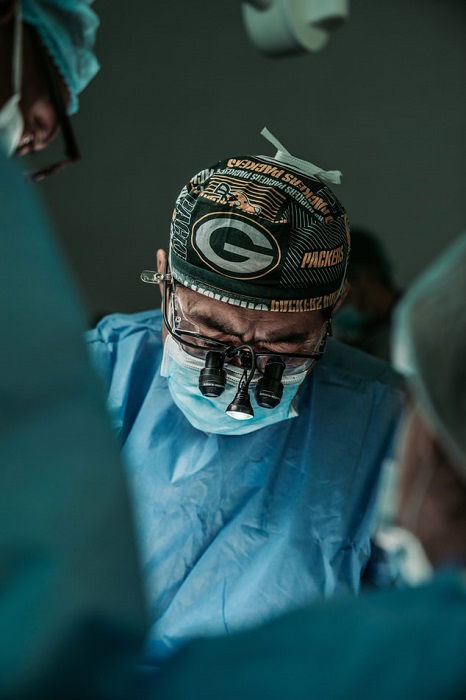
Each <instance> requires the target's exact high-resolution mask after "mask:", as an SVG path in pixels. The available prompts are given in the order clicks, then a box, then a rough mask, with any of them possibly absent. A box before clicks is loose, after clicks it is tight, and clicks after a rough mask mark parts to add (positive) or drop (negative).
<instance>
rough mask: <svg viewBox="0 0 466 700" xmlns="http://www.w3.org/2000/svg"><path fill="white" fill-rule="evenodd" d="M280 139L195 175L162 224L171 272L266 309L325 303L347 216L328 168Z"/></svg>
mask: <svg viewBox="0 0 466 700" xmlns="http://www.w3.org/2000/svg"><path fill="white" fill-rule="evenodd" d="M262 133H263V134H264V135H265V136H266V138H268V139H269V140H271V141H272V143H274V144H275V145H276V146H278V150H277V153H276V154H275V157H273V158H270V157H267V156H237V157H234V158H227V159H225V160H222V161H220V162H219V163H217V164H216V165H214V166H212V167H211V168H208V169H206V170H202V171H201V172H199V173H197V175H195V176H194V177H193V178H191V180H190V181H189V182H188V184H187V185H186V186H185V187H183V189H182V190H181V193H180V194H179V196H178V199H177V200H176V205H175V209H174V212H173V219H172V223H171V232H170V268H171V271H172V274H173V277H174V279H175V280H177V281H178V282H179V283H181V284H183V285H184V286H186V287H189V288H190V289H193V290H194V291H196V292H199V293H200V294H204V295H206V296H208V297H211V298H214V299H218V300H219V301H223V302H226V303H228V304H233V305H235V306H242V307H245V308H249V309H258V310H264V311H280V312H283V311H288V312H296V311H314V310H318V309H325V308H331V307H332V306H333V305H334V304H335V302H336V301H337V300H338V297H339V296H340V294H341V292H342V289H343V286H344V283H345V277H346V268H347V263H348V255H349V248H350V236H349V227H348V219H347V216H346V213H345V210H344V208H343V206H342V205H341V204H340V202H339V201H338V199H337V198H336V197H335V195H334V194H333V192H332V191H331V189H330V188H329V187H328V186H327V184H326V182H325V180H327V181H330V182H339V176H340V175H341V173H339V172H338V171H331V172H326V171H323V170H321V169H320V168H318V167H317V166H314V165H312V164H311V163H308V162H307V161H303V160H301V159H299V158H296V157H294V156H292V155H291V154H290V153H289V152H288V151H287V150H286V149H285V148H284V147H283V146H282V145H281V144H280V143H279V142H278V141H277V140H276V139H275V138H274V137H273V136H272V135H271V134H270V132H268V131H267V130H266V129H264V130H263V132H262Z"/></svg>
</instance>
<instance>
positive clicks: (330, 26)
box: [242, 0, 349, 56]
mask: <svg viewBox="0 0 466 700" xmlns="http://www.w3.org/2000/svg"><path fill="white" fill-rule="evenodd" d="M242 13H243V21H244V25H245V28H246V33H247V35H248V37H249V39H250V41H251V43H252V44H253V45H254V46H255V47H256V48H258V49H259V50H260V51H262V52H263V53H265V54H269V55H271V56H281V55H287V54H296V53H302V52H304V51H320V49H322V48H323V47H324V46H325V44H326V43H327V41H328V39H329V36H330V33H331V32H332V31H334V30H335V29H337V28H338V27H340V26H341V25H342V24H343V22H344V21H345V20H346V19H347V17H348V14H349V0H246V1H245V2H242Z"/></svg>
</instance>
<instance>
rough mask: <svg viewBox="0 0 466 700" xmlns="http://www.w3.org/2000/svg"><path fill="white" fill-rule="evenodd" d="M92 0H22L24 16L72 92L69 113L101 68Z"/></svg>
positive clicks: (75, 107)
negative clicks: (91, 6)
mask: <svg viewBox="0 0 466 700" xmlns="http://www.w3.org/2000/svg"><path fill="white" fill-rule="evenodd" d="M91 3H92V0H47V1H44V0H22V2H21V10H22V13H23V19H24V21H25V22H27V23H28V24H31V25H33V26H34V27H35V28H36V30H37V33H38V34H39V37H40V39H41V40H42V43H43V44H44V46H45V48H46V50H47V51H48V53H49V55H50V57H51V58H52V60H53V61H54V63H55V65H56V67H57V69H58V71H59V72H60V74H61V76H62V77H63V79H64V81H65V83H66V86H67V88H68V90H69V93H70V104H69V107H68V113H69V114H74V113H75V112H77V111H78V106H79V103H78V95H79V93H80V92H81V91H82V90H84V88H85V87H86V85H87V84H88V83H89V82H90V81H91V80H92V78H93V77H94V75H95V74H96V73H97V71H98V70H99V64H98V62H97V59H96V57H95V56H94V53H93V46H94V43H95V37H96V32H97V27H98V25H99V20H98V18H97V15H96V14H95V13H94V12H93V10H91V8H90V5H91Z"/></svg>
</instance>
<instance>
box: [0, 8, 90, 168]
mask: <svg viewBox="0 0 466 700" xmlns="http://www.w3.org/2000/svg"><path fill="white" fill-rule="evenodd" d="M90 4H91V1H90V0H49V1H48V2H45V1H44V0H0V147H2V149H3V150H4V151H5V152H6V153H7V155H10V156H12V155H20V156H23V155H27V154H30V153H36V152H38V151H41V150H43V149H45V148H47V146H48V145H49V144H50V143H51V142H52V140H53V139H54V137H55V136H56V134H57V133H58V132H59V131H60V130H61V132H62V136H63V141H64V151H65V154H64V157H63V158H62V159H60V160H59V161H58V162H54V163H51V164H50V165H48V166H46V167H45V168H41V169H40V170H36V171H35V172H33V173H31V177H32V179H34V180H41V179H43V178H44V177H46V176H48V175H52V174H54V173H55V172H58V171H59V170H61V169H62V168H64V167H65V166H66V165H69V164H71V163H75V162H78V161H79V159H80V153H79V149H78V146H77V143H76V140H75V137H74V134H73V131H72V128H71V123H70V120H69V115H72V114H74V113H75V112H77V110H78V104H79V103H78V95H79V93H80V92H81V91H82V90H83V89H84V88H85V87H86V85H87V84H88V83H89V82H90V80H91V79H92V78H93V77H94V75H95V74H96V72H97V71H98V68H99V66H98V63H97V60H96V58H95V56H94V53H93V46H94V43H95V37H96V31H97V26H98V19H97V17H96V15H95V14H94V12H93V11H92V10H91V8H90Z"/></svg>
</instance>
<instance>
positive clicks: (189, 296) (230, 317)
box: [177, 287, 325, 335]
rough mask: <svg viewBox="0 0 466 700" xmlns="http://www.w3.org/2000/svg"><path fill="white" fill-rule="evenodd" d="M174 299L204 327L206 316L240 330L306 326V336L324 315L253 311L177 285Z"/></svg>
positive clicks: (318, 326)
mask: <svg viewBox="0 0 466 700" xmlns="http://www.w3.org/2000/svg"><path fill="white" fill-rule="evenodd" d="M177 300H178V305H179V307H180V308H179V309H178V310H179V311H181V312H183V313H185V314H187V316H188V317H189V318H193V319H196V320H200V319H202V321H203V323H201V324H200V325H205V326H208V319H209V318H212V319H215V320H216V321H222V320H223V321H227V322H228V325H229V326H232V327H234V328H237V329H238V331H242V330H244V329H246V328H254V329H256V331H257V330H260V329H261V328H263V329H270V328H273V329H274V330H276V331H277V332H278V331H283V333H286V332H287V331H290V332H291V331H296V330H302V329H308V330H309V335H312V334H313V332H314V331H318V330H320V329H321V327H322V323H323V322H324V320H325V319H324V315H323V313H322V312H321V311H303V312H289V313H287V312H279V311H257V310H255V309H244V308H242V307H241V306H234V305H233V304H227V303H226V302H223V301H218V300H217V299H211V298H210V297H207V296H205V295H204V294H199V292H193V291H192V290H191V289H187V288H186V287H177Z"/></svg>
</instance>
